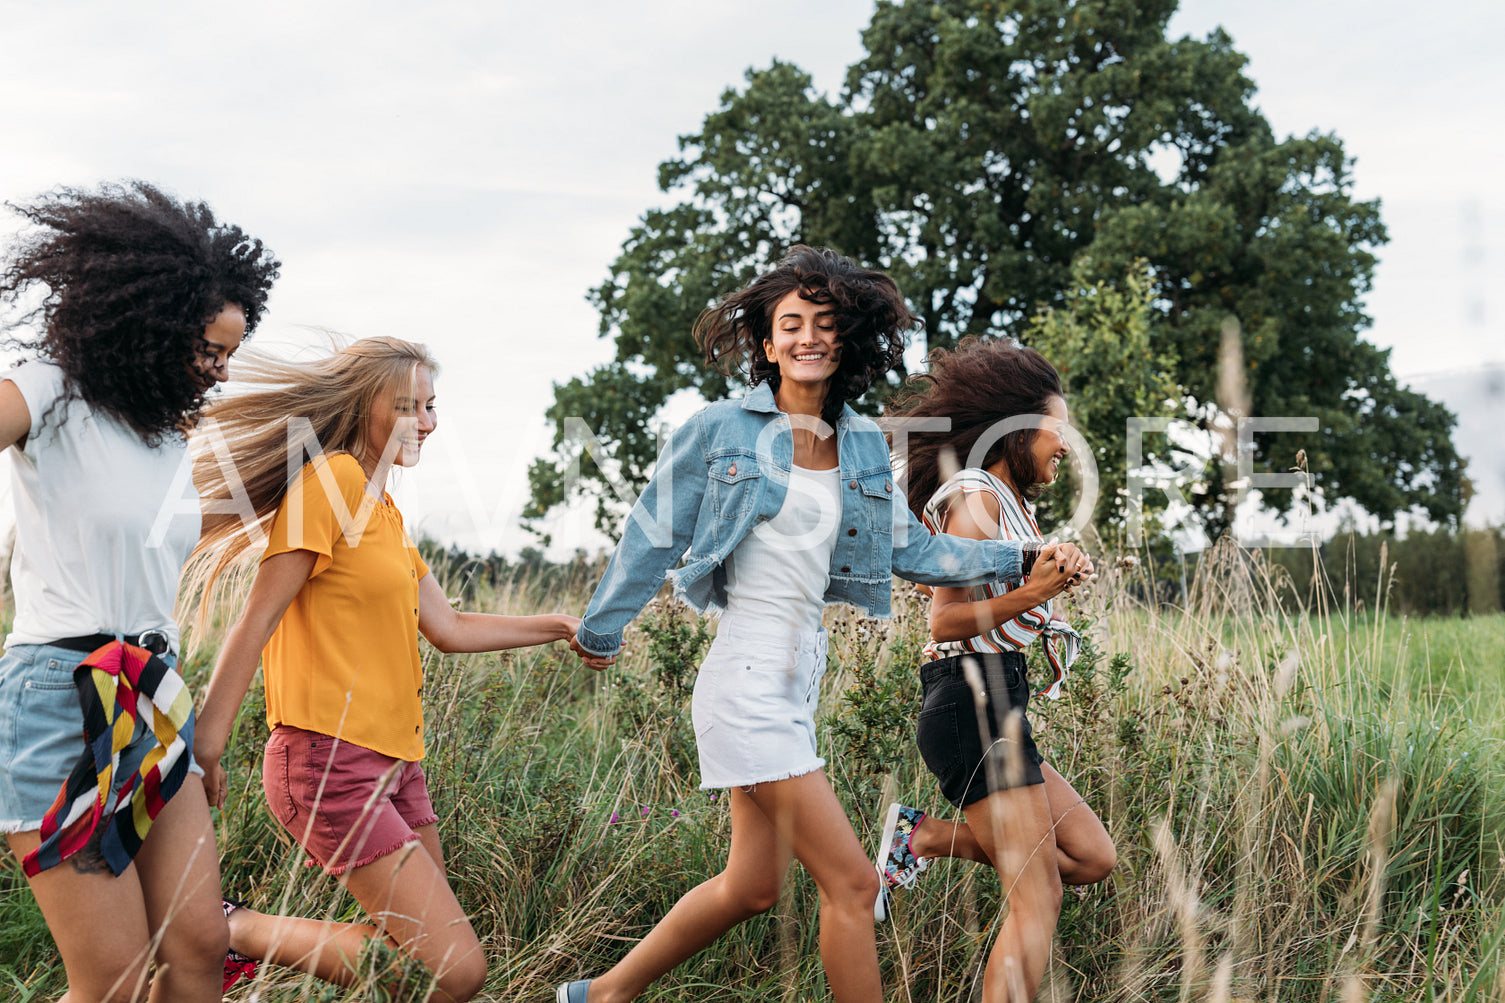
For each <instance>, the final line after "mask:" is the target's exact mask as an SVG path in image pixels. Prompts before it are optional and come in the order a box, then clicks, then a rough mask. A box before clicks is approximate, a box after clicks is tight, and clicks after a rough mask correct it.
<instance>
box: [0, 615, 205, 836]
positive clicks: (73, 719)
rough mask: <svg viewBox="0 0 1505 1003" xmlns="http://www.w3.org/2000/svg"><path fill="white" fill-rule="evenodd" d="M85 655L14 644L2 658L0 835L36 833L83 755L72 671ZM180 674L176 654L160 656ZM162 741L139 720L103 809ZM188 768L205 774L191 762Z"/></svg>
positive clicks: (80, 712)
mask: <svg viewBox="0 0 1505 1003" xmlns="http://www.w3.org/2000/svg"><path fill="white" fill-rule="evenodd" d="M88 657H89V653H88V652H86V651H74V650H73V649H71V648H59V647H57V646H55V645H51V644H16V645H12V646H11V647H9V648H7V649H6V651H5V654H4V655H3V656H0V832H5V833H8V832H31V831H33V830H36V829H40V828H41V827H42V817H43V816H44V815H46V814H47V811H48V809H50V808H51V807H52V803H53V802H54V801H55V800H57V796H58V791H60V790H62V787H63V783H64V782H65V781H66V780H67V779H68V774H69V773H72V772H73V767H74V764H76V763H77V762H78V760H79V757H80V756H82V755H83V754H84V752H85V751H86V750H87V749H88V746H87V745H86V744H85V743H84V713H83V710H82V708H81V707H80V706H79V702H78V688H77V687H76V686H75V685H74V684H73V670H74V669H76V668H78V665H79V663H80V662H82V661H83V660H84V659H85V658H88ZM161 657H162V660H163V661H164V662H166V663H167V664H168V665H169V666H171V667H173V668H177V664H178V660H177V656H176V655H173V654H166V655H163V656H161ZM156 745H157V736H156V735H154V734H152V730H151V726H150V724H149V722H146V721H143V720H141V719H140V718H138V719H137V721H136V731H135V733H134V734H133V735H132V736H131V742H130V744H129V745H128V746H126V748H125V749H123V750H121V753H120V766H119V768H118V769H117V770H116V771H115V789H114V790H112V791H111V792H110V796H109V800H108V802H107V803H106V804H105V811H106V812H109V811H111V810H113V809H114V807H115V799H116V795H117V794H118V793H119V785H120V783H121V782H122V781H123V780H124V779H125V778H126V777H129V776H131V775H132V774H134V773H135V772H136V771H137V770H139V769H140V768H141V762H142V760H144V759H145V758H146V754H147V753H148V752H150V751H151V750H152V749H154V748H156ZM185 754H186V755H188V756H190V758H189V761H188V769H189V772H191V773H197V774H198V775H199V776H203V775H204V771H203V770H202V769H200V767H199V765H198V763H195V762H194V761H193V759H192V758H191V757H192V750H188V751H187V752H186V753H185Z"/></svg>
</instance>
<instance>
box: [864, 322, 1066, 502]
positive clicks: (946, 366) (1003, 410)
mask: <svg viewBox="0 0 1505 1003" xmlns="http://www.w3.org/2000/svg"><path fill="white" fill-rule="evenodd" d="M927 361H928V363H929V371H928V372H925V373H921V374H918V375H916V376H912V377H910V379H909V382H908V384H907V389H908V390H909V391H910V392H909V393H908V394H906V396H905V397H904V399H903V400H902V401H901V402H900V403H899V404H898V405H897V406H895V407H892V408H889V409H888V411H887V412H885V416H886V417H887V416H893V417H905V418H950V419H951V431H949V432H931V433H920V434H911V435H910V437H909V440H908V450H909V455H908V456H906V457H903V458H902V459H903V460H904V470H903V472H902V473H901V475H900V477H899V480H900V483H901V484H902V485H903V487H904V491H905V496H906V498H907V499H908V501H909V507H910V509H911V510H912V511H913V512H914V514H915V516H916V517H919V516H920V515H921V514H922V513H923V512H924V511H925V505H926V503H927V502H929V501H930V496H931V495H933V494H935V492H936V489H937V488H939V487H940V486H941V484H942V483H943V482H944V481H945V477H944V476H943V474H944V473H946V471H943V470H942V461H941V457H942V456H943V455H944V454H945V453H946V451H947V450H950V451H951V454H952V455H953V456H954V457H957V458H959V460H964V459H965V458H966V457H968V456H969V455H970V454H971V452H972V448H973V446H975V445H976V444H977V440H978V439H980V438H981V437H982V436H983V434H984V433H987V432H989V431H990V430H991V429H992V428H993V427H994V426H995V425H996V424H997V423H998V422H1000V421H1003V420H1005V419H1007V418H1012V417H1014V416H1016V415H1024V414H1045V413H1046V409H1047V408H1049V407H1050V402H1051V400H1052V399H1053V398H1056V397H1063V396H1065V395H1064V394H1063V393H1062V391H1061V377H1060V375H1059V374H1058V373H1057V372H1056V370H1055V367H1054V366H1052V365H1051V364H1050V363H1049V362H1047V361H1045V357H1044V356H1043V355H1041V354H1040V353H1039V352H1037V351H1035V350H1034V349H1033V348H1023V347H1021V346H1019V345H1016V344H1014V343H1013V342H1008V341H981V340H979V339H977V338H965V339H963V340H962V342H961V343H960V344H959V345H957V347H956V350H955V351H951V352H948V351H946V350H945V349H944V348H938V349H936V350H935V351H933V352H931V353H930V357H929V359H928V360H927ZM1037 432H1038V430H1037V429H1033V428H1026V429H1021V430H1019V431H1015V432H1009V433H1007V434H1005V435H1004V436H1002V437H1001V438H1000V439H999V440H998V441H997V442H995V443H993V445H992V446H991V447H989V449H988V452H987V454H986V456H984V457H983V460H982V463H981V464H980V465H981V466H984V467H991V466H992V465H993V464H995V463H997V462H998V461H999V460H1000V459H1002V460H1003V461H1004V463H1005V464H1006V467H1007V469H1008V472H1009V480H1011V481H1012V482H1013V484H1014V487H1015V489H1016V490H1018V491H1020V492H1022V493H1023V494H1024V496H1025V497H1026V498H1030V499H1034V498H1037V497H1039V495H1040V492H1041V491H1043V490H1044V489H1045V485H1043V484H1039V483H1036V480H1035V478H1036V472H1035V462H1034V458H1033V457H1032V456H1031V455H1030V446H1031V445H1032V444H1033V443H1034V441H1035V435H1036V434H1037ZM890 441H892V439H891V438H890ZM959 460H958V461H959ZM954 462H957V461H954Z"/></svg>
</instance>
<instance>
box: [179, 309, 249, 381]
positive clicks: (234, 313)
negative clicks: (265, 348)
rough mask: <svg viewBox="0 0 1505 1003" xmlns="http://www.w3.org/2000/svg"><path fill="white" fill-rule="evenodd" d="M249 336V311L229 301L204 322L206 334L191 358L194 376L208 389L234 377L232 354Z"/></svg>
mask: <svg viewBox="0 0 1505 1003" xmlns="http://www.w3.org/2000/svg"><path fill="white" fill-rule="evenodd" d="M245 336H246V312H245V311H244V310H242V309H241V308H240V306H239V305H238V304H235V303H226V304H225V305H224V308H223V309H221V310H220V312H219V313H217V314H215V315H214V316H213V317H212V318H210V320H209V323H208V324H206V325H204V335H203V338H202V340H200V342H199V344H198V351H197V352H196V353H195V354H194V357H193V358H192V359H190V360H189V363H188V368H189V370H190V371H191V372H192V373H193V377H194V379H196V380H197V381H198V382H199V385H200V386H202V387H203V388H204V389H205V390H208V389H209V388H210V387H212V386H214V385H215V384H216V383H223V382H225V381H226V380H228V379H229V378H230V356H232V355H234V354H235V350H236V349H237V348H239V347H240V343H241V341H243V340H244V339H245Z"/></svg>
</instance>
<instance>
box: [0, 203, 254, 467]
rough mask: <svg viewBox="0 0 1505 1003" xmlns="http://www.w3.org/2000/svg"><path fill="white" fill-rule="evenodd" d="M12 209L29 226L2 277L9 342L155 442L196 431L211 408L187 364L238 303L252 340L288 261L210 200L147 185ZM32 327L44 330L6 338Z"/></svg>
mask: <svg viewBox="0 0 1505 1003" xmlns="http://www.w3.org/2000/svg"><path fill="white" fill-rule="evenodd" d="M7 205H9V206H10V208H12V209H14V210H15V211H16V212H18V213H20V215H21V216H22V217H24V218H25V219H26V221H27V222H28V223H30V224H31V225H32V227H31V229H30V230H28V231H27V232H25V233H23V235H22V236H20V237H19V238H18V239H17V240H16V241H15V246H14V247H13V248H12V249H11V251H10V253H9V254H8V255H7V258H8V260H7V262H6V265H5V269H4V271H3V272H0V306H4V307H6V308H8V310H9V311H15V312H16V314H17V315H15V316H11V317H8V318H7V322H6V324H5V330H6V332H7V333H8V334H9V338H8V340H9V341H10V343H11V344H15V345H19V346H21V347H22V348H25V349H29V350H31V351H32V352H34V353H35V354H36V355H38V356H40V357H41V358H43V359H47V360H49V361H51V362H54V363H56V364H57V365H58V366H59V367H60V368H61V369H62V370H63V374H64V399H80V400H82V401H84V402H85V403H86V404H88V405H89V406H90V407H91V408H95V409H97V410H99V411H103V412H105V413H108V414H110V415H112V416H113V417H115V418H117V419H119V420H120V421H121V422H123V423H124V424H125V425H127V426H128V427H130V428H131V429H132V430H134V431H135V432H136V433H137V434H138V435H140V436H141V438H142V439H143V440H144V441H145V442H146V443H147V444H148V445H156V444H157V443H158V442H160V441H161V439H162V437H163V436H164V435H170V434H174V433H177V432H179V431H181V430H182V429H185V428H187V427H190V426H191V425H192V424H193V422H194V420H195V419H196V418H197V416H198V414H199V412H200V411H201V409H202V408H203V406H204V387H203V384H202V383H201V382H200V381H199V380H198V379H197V378H196V377H195V376H194V375H193V374H192V373H191V372H190V370H189V367H190V365H191V363H192V362H193V361H194V359H195V358H197V356H198V354H199V353H200V352H201V351H202V349H203V345H204V328H205V326H206V325H208V323H209V322H210V321H211V320H213V319H214V317H215V316H216V315H217V314H218V313H219V312H220V311H221V310H223V309H224V308H225V306H226V304H230V303H233V304H235V305H237V306H239V307H240V308H241V309H242V310H244V311H245V315H246V335H247V336H249V335H250V334H251V333H252V332H253V331H255V330H256V325H257V324H258V323H259V322H260V321H261V315H262V312H263V311H264V309H265V307H266V300H267V294H268V292H269V291H270V290H271V288H272V282H273V281H274V280H275V279H276V278H277V272H278V268H279V267H280V265H279V263H278V261H277V259H276V258H275V257H274V256H273V255H272V252H271V251H269V250H268V249H267V248H266V247H264V246H262V243H261V241H259V240H256V239H254V238H252V237H249V236H247V235H246V234H245V232H244V231H242V230H241V229H240V227H238V226H230V225H228V224H224V223H220V222H219V221H218V220H216V219H215V217H214V213H213V212H212V211H211V210H210V209H209V207H208V206H207V205H205V204H204V203H202V202H179V201H178V200H177V199H175V198H173V197H172V196H170V195H167V194H165V193H164V192H162V191H161V190H160V189H158V188H155V187H153V186H152V185H149V184H147V183H146V182H144V181H132V182H129V183H126V184H120V185H105V186H103V187H101V188H100V189H99V190H98V191H85V190H81V189H77V188H59V189H57V190H55V191H53V192H50V193H48V194H46V195H43V196H41V197H40V198H38V199H36V200H35V201H33V202H31V203H29V204H26V205H16V204H12V203H7ZM34 291H35V292H37V293H40V302H39V303H37V305H35V306H31V305H30V304H31V303H32V302H33V300H32V296H33V292H34ZM24 328H38V329H40V331H41V333H40V334H39V335H37V336H35V337H25V336H21V335H17V334H11V333H10V332H14V331H19V330H21V329H24Z"/></svg>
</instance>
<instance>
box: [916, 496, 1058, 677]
mask: <svg viewBox="0 0 1505 1003" xmlns="http://www.w3.org/2000/svg"><path fill="white" fill-rule="evenodd" d="M977 492H986V493H987V494H989V495H992V496H993V498H994V499H996V500H997V502H998V533H997V535H996V536H995V537H994V539H997V540H1019V541H1022V542H1027V541H1030V540H1040V539H1042V537H1041V536H1040V527H1039V525H1038V524H1036V522H1035V512H1034V507H1033V506H1032V505H1030V504H1029V502H1027V501H1025V500H1024V499H1023V498H1021V497H1019V495H1018V494H1016V493H1015V491H1014V489H1013V488H1011V487H1009V486H1008V485H1007V484H1005V483H1004V482H1003V481H1001V480H999V479H998V478H997V477H994V476H993V475H992V474H990V473H989V472H988V471H986V470H981V469H978V468H976V467H968V468H966V469H964V470H959V471H957V472H956V473H955V474H953V475H952V476H951V478H950V479H949V480H947V481H946V482H945V483H944V484H942V485H941V486H940V487H939V488H937V489H936V492H935V494H933V495H931V496H930V501H928V502H927V503H926V504H925V512H924V514H923V515H922V517H921V521H922V522H923V523H924V524H925V528H926V529H928V530H930V532H932V533H942V532H945V526H946V515H947V509H948V507H949V506H950V505H951V503H952V502H953V501H955V500H957V499H958V498H959V497H961V496H963V495H968V494H973V493H977ZM979 521H982V520H979ZM1012 589H1013V586H1010V585H1008V584H1006V583H1004V582H993V583H989V584H987V585H977V586H973V588H972V589H971V592H972V596H971V598H972V601H974V602H976V601H980V600H987V599H991V598H993V597H994V596H1000V595H1003V594H1004V593H1006V592H1009V591H1012ZM1042 635H1043V636H1044V638H1045V657H1046V659H1047V660H1048V661H1049V662H1050V666H1051V668H1052V669H1053V670H1054V673H1055V678H1054V679H1053V680H1052V681H1051V684H1050V686H1048V687H1047V688H1046V689H1045V690H1044V691H1043V692H1042V694H1041V695H1043V696H1047V697H1049V698H1050V699H1052V700H1057V699H1059V698H1060V696H1061V681H1062V680H1063V679H1065V678H1066V671H1067V669H1069V668H1070V667H1071V663H1072V662H1074V661H1076V658H1077V655H1078V654H1079V653H1080V651H1081V641H1082V639H1081V635H1079V634H1078V633H1077V632H1076V631H1075V630H1073V629H1072V628H1071V626H1070V625H1069V624H1067V623H1066V621H1064V620H1053V619H1051V602H1050V601H1049V600H1047V601H1045V602H1043V603H1041V604H1040V605H1038V606H1035V607H1033V608H1031V609H1027V610H1025V611H1024V612H1023V613H1020V614H1019V615H1018V616H1017V617H1015V618H1014V619H1012V620H1009V621H1008V622H1006V623H1001V624H999V625H998V626H996V627H994V628H993V629H992V630H990V631H988V632H987V633H985V634H980V635H978V636H977V637H970V638H967V639H966V640H965V641H937V640H935V639H934V638H932V639H931V640H930V643H929V644H927V645H925V655H926V657H927V658H930V659H937V658H949V657H951V656H953V655H964V654H967V653H969V652H979V653H986V652H993V653H997V652H1003V651H1023V650H1024V649H1025V648H1027V647H1029V645H1030V644H1032V643H1033V642H1034V640H1035V638H1037V637H1041V636H1042Z"/></svg>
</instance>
